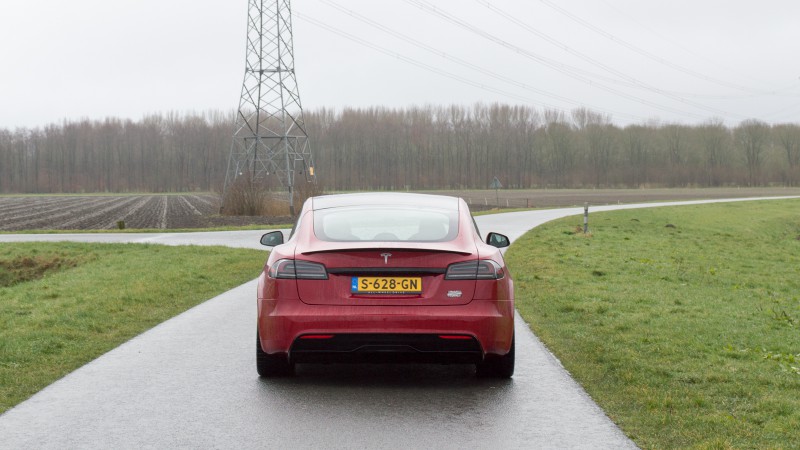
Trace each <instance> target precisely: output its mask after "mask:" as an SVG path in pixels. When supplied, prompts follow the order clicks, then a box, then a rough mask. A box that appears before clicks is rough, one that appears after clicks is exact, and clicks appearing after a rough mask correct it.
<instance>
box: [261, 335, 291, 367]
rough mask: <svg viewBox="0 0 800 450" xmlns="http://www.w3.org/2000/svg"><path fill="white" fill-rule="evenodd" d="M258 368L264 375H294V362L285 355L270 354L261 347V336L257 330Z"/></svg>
mask: <svg viewBox="0 0 800 450" xmlns="http://www.w3.org/2000/svg"><path fill="white" fill-rule="evenodd" d="M256 370H258V375H260V376H262V377H288V376H291V375H294V364H292V363H290V362H289V360H288V358H287V357H286V356H285V355H270V354H267V353H264V350H263V349H262V348H261V336H260V335H259V334H258V330H256Z"/></svg>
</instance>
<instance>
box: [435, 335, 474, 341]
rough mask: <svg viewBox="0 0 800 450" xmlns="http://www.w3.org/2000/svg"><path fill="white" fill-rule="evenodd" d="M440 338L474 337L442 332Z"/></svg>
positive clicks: (464, 338) (465, 338)
mask: <svg viewBox="0 0 800 450" xmlns="http://www.w3.org/2000/svg"><path fill="white" fill-rule="evenodd" d="M439 339H463V340H467V339H472V336H464V335H462V334H440V335H439Z"/></svg>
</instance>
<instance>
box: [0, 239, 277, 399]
mask: <svg viewBox="0 0 800 450" xmlns="http://www.w3.org/2000/svg"><path fill="white" fill-rule="evenodd" d="M265 259H266V253H265V252H263V251H258V250H244V249H229V248H222V247H191V246H189V247H187V246H181V247H169V246H160V245H141V244H79V243H19V244H7V243H4V244H2V246H0V413H2V412H4V411H6V410H7V409H8V408H10V407H12V406H13V405H15V404H17V403H19V402H21V401H22V400H25V399H26V398H28V397H30V396H31V395H33V394H34V393H36V392H37V391H39V390H40V389H42V388H43V387H45V386H47V385H48V384H50V383H52V382H53V381H55V380H57V379H58V378H60V377H62V376H64V375H65V374H67V373H69V372H71V371H73V370H75V369H76V368H78V367H80V366H81V365H83V364H85V363H87V362H89V361H91V360H92V359H94V358H96V357H98V356H100V355H102V354H103V353H105V352H107V351H109V350H111V349H113V348H114V347H116V346H118V345H120V344H121V343H123V342H125V341H127V340H129V339H130V338H132V337H134V336H136V335H137V334H140V333H142V332H143V331H145V330H147V329H149V328H151V327H153V326H155V325H157V324H159V323H161V322H163V321H165V320H167V319H169V318H170V317H173V316H175V315H177V314H178V313H180V312H183V311H185V310H187V309H189V308H191V307H192V306H195V305H197V304H199V303H201V302H203V301H205V300H207V299H209V298H212V297H214V296H216V295H217V294H220V293H222V292H224V291H226V290H228V289H230V288H233V287H235V286H238V285H240V284H242V283H244V282H246V281H248V280H251V279H253V278H255V277H256V276H257V275H258V272H259V271H260V270H261V267H262V265H263V263H264V260H265ZM220 267H223V268H225V270H219V269H220Z"/></svg>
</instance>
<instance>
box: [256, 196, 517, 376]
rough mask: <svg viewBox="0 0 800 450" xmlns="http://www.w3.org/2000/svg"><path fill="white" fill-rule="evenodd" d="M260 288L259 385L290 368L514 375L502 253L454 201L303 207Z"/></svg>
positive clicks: (510, 293)
mask: <svg viewBox="0 0 800 450" xmlns="http://www.w3.org/2000/svg"><path fill="white" fill-rule="evenodd" d="M261 243H262V244H264V245H267V246H274V249H273V250H272V252H271V253H270V255H269V259H268V260H267V263H266V264H265V266H264V271H263V272H262V273H261V276H260V277H259V281H258V330H257V341H258V342H257V346H256V363H257V369H258V373H259V374H260V375H261V376H281V375H290V374H292V373H293V372H294V365H295V363H316V362H421V363H465V364H475V365H476V368H477V374H478V375H479V376H490V377H502V378H508V377H510V376H512V375H513V373H514V289H513V282H512V280H511V276H510V274H509V273H508V269H507V268H506V265H505V262H504V260H503V256H502V254H501V253H500V250H499V249H500V248H502V247H506V246H508V245H509V240H508V238H507V237H506V236H503V235H502V234H498V233H489V234H488V235H487V237H486V240H485V241H484V240H482V239H481V236H480V234H479V232H478V228H477V225H476V224H475V221H474V220H473V218H472V215H471V214H470V212H469V208H468V207H467V204H466V203H465V202H464V200H462V199H459V198H455V197H446V196H439V195H424V194H403V193H365V194H343V195H329V196H320V197H313V198H310V199H308V200H307V201H306V202H305V204H304V205H303V208H302V210H301V212H300V216H299V219H298V220H297V223H296V224H295V227H294V229H293V230H292V233H291V236H290V237H289V239H288V240H287V241H286V242H284V237H283V234H282V233H281V232H280V231H273V232H271V233H267V234H265V235H264V236H262V238H261Z"/></svg>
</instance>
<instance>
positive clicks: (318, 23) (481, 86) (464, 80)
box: [293, 11, 645, 120]
mask: <svg viewBox="0 0 800 450" xmlns="http://www.w3.org/2000/svg"><path fill="white" fill-rule="evenodd" d="M293 14H294V16H295V17H296V18H298V19H301V20H303V21H305V22H308V23H310V24H312V25H314V26H317V27H319V28H322V29H325V30H327V31H329V32H331V33H334V34H337V35H339V36H341V37H343V38H345V39H348V40H350V41H353V42H355V43H357V44H359V45H362V46H365V47H368V48H370V49H372V50H375V51H377V52H380V53H383V54H384V55H387V56H390V57H393V58H396V59H399V60H401V61H403V62H405V63H408V64H411V65H413V66H416V67H418V68H421V69H424V70H427V71H429V72H433V73H436V74H438V75H441V76H443V77H446V78H449V79H452V80H456V81H459V82H461V83H464V84H466V85H469V86H473V87H476V88H478V89H482V90H485V91H488V92H492V93H495V94H499V95H503V96H505V97H508V98H511V99H514V100H518V101H522V102H525V103H528V104H533V105H539V106H543V107H546V108H550V109H553V110H557V111H560V112H563V113H565V114H567V113H569V111H566V110H564V109H563V108H561V107H558V106H555V105H550V104H547V103H544V102H541V101H538V100H535V99H532V98H529V97H525V96H521V95H519V94H515V93H513V92H508V91H505V90H502V89H498V88H495V87H492V86H489V85H487V84H484V83H481V82H477V81H473V80H470V79H468V78H465V77H462V76H460V75H457V74H454V73H452V72H448V71H446V70H442V69H439V68H438V67H435V66H432V65H430V64H427V63H424V62H421V61H418V60H416V59H413V58H410V57H408V56H405V55H402V54H400V53H397V52H395V51H393V50H389V49H387V48H385V47H382V46H380V45H377V44H375V43H373V42H370V41H367V40H365V39H362V38H360V37H358V36H355V35H353V34H350V33H348V32H346V31H342V30H340V29H338V28H336V27H333V26H331V25H328V24H326V23H324V22H322V21H319V20H316V19H314V18H312V17H310V16H307V15H305V14H301V13H298V12H297V11H294V12H293ZM619 115H620V116H623V117H628V118H633V119H637V120H645V118H644V117H641V116H636V115H632V114H626V113H619Z"/></svg>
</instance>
